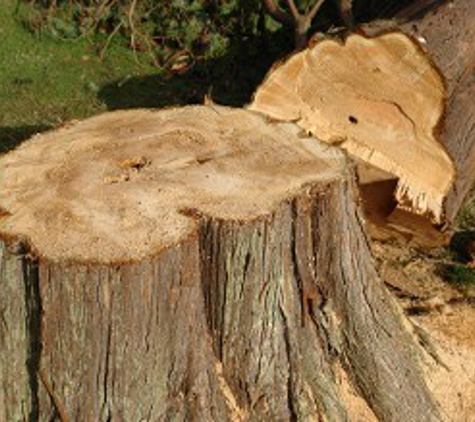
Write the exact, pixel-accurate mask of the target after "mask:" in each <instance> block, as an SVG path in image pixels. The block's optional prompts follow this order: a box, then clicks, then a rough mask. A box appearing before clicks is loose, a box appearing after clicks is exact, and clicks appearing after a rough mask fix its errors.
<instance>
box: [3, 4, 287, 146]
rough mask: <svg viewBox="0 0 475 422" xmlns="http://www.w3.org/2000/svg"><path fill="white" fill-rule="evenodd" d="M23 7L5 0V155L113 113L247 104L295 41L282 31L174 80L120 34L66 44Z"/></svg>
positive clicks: (235, 47)
mask: <svg viewBox="0 0 475 422" xmlns="http://www.w3.org/2000/svg"><path fill="white" fill-rule="evenodd" d="M18 4H20V5H22V6H21V7H20V8H19V9H18V10H17V9H16V8H17V0H1V1H0V36H1V38H2V45H1V47H0V154H1V153H2V152H5V151H7V150H9V149H11V148H13V147H15V146H16V145H17V144H19V143H20V142H21V141H23V140H24V139H27V138H29V137H30V136H31V135H33V134H34V133H37V132H39V131H43V130H46V129H49V128H52V127H55V126H56V125H60V124H61V123H63V122H65V121H68V120H71V119H82V118H85V117H88V116H91V115H94V114H97V113H100V112H103V111H106V110H114V109H124V108H140V107H154V108H156V107H165V106H171V105H182V104H190V103H202V101H203V98H204V96H205V95H206V94H210V93H211V94H212V98H213V100H215V101H216V102H218V103H221V104H229V105H234V106H241V105H243V104H245V103H246V102H248V101H249V99H250V97H251V95H252V93H253V92H254V90H255V88H256V86H257V85H258V84H259V83H260V81H261V80H262V79H263V77H264V76H265V74H266V72H267V70H268V69H269V68H270V66H271V65H272V63H273V62H274V61H275V60H276V59H277V58H279V57H282V55H285V54H287V53H288V52H289V51H290V50H291V42H289V40H291V38H288V37H287V36H286V35H285V33H284V34H280V33H279V34H276V35H275V38H272V39H271V38H269V39H267V38H265V39H256V40H252V41H251V40H248V41H246V43H244V44H239V43H236V45H232V46H231V48H230V49H229V53H228V54H227V55H225V56H223V57H222V58H220V59H216V60H214V61H209V62H200V63H199V64H197V65H196V66H195V67H194V68H193V70H192V71H191V72H189V73H187V74H185V75H181V76H180V75H176V74H175V75H172V74H169V73H167V72H166V71H165V70H164V69H160V68H157V67H156V66H154V65H153V64H152V63H151V60H150V59H149V56H148V54H146V53H142V54H141V53H135V52H134V51H132V50H131V49H130V48H128V46H127V40H125V39H124V38H121V37H120V36H119V35H117V36H116V37H114V39H113V42H111V43H110V44H108V47H107V49H106V50H104V48H103V47H104V45H105V44H106V40H107V36H106V35H100V34H95V35H94V36H93V37H92V36H91V37H90V38H82V39H79V40H76V41H74V40H69V41H64V40H59V39H57V38H54V37H53V36H52V35H51V34H50V33H49V32H48V31H46V30H39V31H36V32H35V31H31V30H28V29H27V27H26V26H25V25H22V22H24V21H25V19H24V18H25V16H26V15H28V13H31V9H27V7H28V6H27V5H26V4H25V3H18ZM16 12H18V13H16ZM28 16H30V17H31V15H28ZM33 21H34V20H33ZM28 22H31V19H29V20H28ZM30 27H31V25H30ZM101 37H102V38H101ZM282 46H284V47H282ZM103 51H106V54H105V56H104V55H101V53H102V52H103ZM262 51H265V52H266V54H264V55H263V54H262ZM101 56H102V57H101ZM137 58H138V60H137Z"/></svg>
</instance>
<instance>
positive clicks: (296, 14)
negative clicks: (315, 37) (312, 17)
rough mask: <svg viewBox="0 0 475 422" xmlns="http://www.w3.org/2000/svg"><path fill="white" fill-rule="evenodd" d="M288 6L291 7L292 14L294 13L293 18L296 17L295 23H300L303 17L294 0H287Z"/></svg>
mask: <svg viewBox="0 0 475 422" xmlns="http://www.w3.org/2000/svg"><path fill="white" fill-rule="evenodd" d="M286 3H287V6H289V9H290V12H291V13H292V16H293V17H294V20H295V22H298V21H299V20H300V19H301V17H302V16H301V15H300V12H299V9H298V8H297V6H296V5H295V1H294V0H286Z"/></svg>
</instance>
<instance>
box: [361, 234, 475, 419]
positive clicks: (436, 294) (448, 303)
mask: <svg viewBox="0 0 475 422" xmlns="http://www.w3.org/2000/svg"><path fill="white" fill-rule="evenodd" d="M373 252H374V255H375V257H376V259H377V261H378V263H379V266H380V272H381V276H382V278H383V279H384V281H385V283H386V285H387V286H388V288H389V289H390V291H392V292H393V294H394V296H395V297H396V299H397V300H398V302H399V303H400V305H401V306H402V308H403V309H404V311H405V313H406V315H408V316H409V318H410V319H411V321H412V322H413V323H414V324H415V326H416V327H418V328H417V330H416V332H418V333H419V334H420V336H419V335H418V339H419V341H420V342H423V343H425V344H426V349H427V350H428V351H429V352H430V353H427V362H426V365H425V369H426V372H427V376H428V380H429V386H430V388H431V390H432V391H433V392H434V395H435V397H436V399H437V400H438V402H439V404H440V406H441V409H442V413H443V418H444V421H451V422H472V421H474V422H475V334H474V327H475V305H474V304H475V292H472V291H470V290H469V289H464V290H461V289H458V288H455V287H454V286H452V285H450V284H449V283H448V282H447V281H445V280H443V279H442V277H441V275H440V274H439V270H438V267H439V266H440V264H441V263H444V256H443V253H438V252H437V251H435V252H431V254H430V255H429V254H424V253H423V252H421V251H420V250H417V249H414V248H410V247H408V246H407V245H402V244H400V243H397V242H391V241H386V242H375V243H374V244H373ZM431 355H432V356H431ZM361 420H362V419H361Z"/></svg>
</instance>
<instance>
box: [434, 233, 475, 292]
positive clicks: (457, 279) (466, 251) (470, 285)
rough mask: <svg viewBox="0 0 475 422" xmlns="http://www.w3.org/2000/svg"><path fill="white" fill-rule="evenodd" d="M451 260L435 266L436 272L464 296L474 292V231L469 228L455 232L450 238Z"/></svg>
mask: <svg viewBox="0 0 475 422" xmlns="http://www.w3.org/2000/svg"><path fill="white" fill-rule="evenodd" d="M449 252H450V256H451V260H450V261H448V262H441V263H440V264H439V265H438V266H437V272H438V274H439V275H440V276H441V277H442V278H443V279H444V280H445V281H446V282H448V283H449V284H450V285H452V286H453V287H455V288H456V289H458V290H459V291H460V292H461V293H462V294H463V295H464V296H467V297H468V296H472V297H473V296H474V294H475V268H474V267H473V262H474V255H475V232H474V231H471V230H467V231H461V232H457V233H455V234H454V235H453V237H452V239H451V240H450V245H449Z"/></svg>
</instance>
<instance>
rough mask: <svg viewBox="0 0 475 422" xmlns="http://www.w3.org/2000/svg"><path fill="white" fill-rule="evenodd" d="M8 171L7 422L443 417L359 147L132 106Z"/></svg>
mask: <svg viewBox="0 0 475 422" xmlns="http://www.w3.org/2000/svg"><path fill="white" fill-rule="evenodd" d="M0 174H1V175H2V176H1V179H0V207H1V209H2V210H3V211H2V214H1V215H2V217H1V218H0V233H1V236H2V237H1V238H2V239H3V240H2V241H1V242H0V287H1V291H2V294H1V295H0V345H1V348H0V420H2V421H20V420H40V421H49V420H53V419H55V418H56V419H59V420H61V421H63V422H64V421H73V420H74V421H110V420H112V421H139V420H140V421H158V420H200V421H208V420H210V421H211V420H214V421H226V420H328V421H346V420H356V419H355V418H354V414H352V409H353V408H354V406H352V405H351V404H352V403H351V401H352V400H353V401H357V404H360V405H361V404H365V403H366V405H367V406H369V407H366V414H365V416H364V417H363V420H365V421H370V420H372V418H374V415H376V417H377V418H378V419H379V420H381V421H404V422H407V421H434V420H439V413H438V409H437V407H436V405H435V404H434V401H433V399H432V397H431V394H430V392H429V391H428V389H427V387H426V384H425V381H424V376H423V371H422V369H421V363H422V362H423V360H424V359H425V358H426V355H425V352H423V350H422V349H420V348H419V346H418V345H417V342H416V337H415V336H414V334H413V333H412V332H411V330H410V326H409V325H408V324H407V322H406V321H405V319H404V317H403V316H402V314H401V313H400V312H399V309H398V308H397V306H396V305H395V302H394V301H393V300H392V298H391V297H390V295H389V293H388V292H387V291H386V290H385V288H384V287H383V285H382V283H381V281H380V279H379V277H378V274H377V272H376V270H375V267H374V264H373V260H372V257H371V253H370V247H369V245H368V240H367V237H366V235H365V232H364V224H363V222H362V218H361V214H360V210H359V206H358V194H357V190H356V188H355V182H354V171H353V168H352V166H351V165H350V164H349V162H348V160H347V159H346V157H345V155H344V154H343V153H342V152H341V151H340V150H339V149H337V148H334V147H328V145H326V144H323V143H321V142H319V141H317V140H316V139H314V138H308V137H305V136H303V135H302V134H299V130H298V128H297V126H295V125H292V124H280V123H273V122H269V121H267V120H266V119H264V118H263V117H261V116H260V115H258V114H255V113H252V112H249V111H245V110H233V109H229V108H225V107H217V106H207V107H204V106H203V107H187V108H183V109H171V110H164V111H127V112H115V113H108V114H105V115H102V116H99V117H95V118H92V119H89V120H86V121H84V122H82V123H76V124H73V125H71V126H70V127H65V128H61V129H59V130H57V131H55V132H51V133H47V134H44V135H39V136H38V137H36V138H35V139H33V140H31V141H29V142H26V143H24V144H23V145H22V146H21V147H20V148H18V149H17V150H16V151H13V152H11V153H9V154H7V155H6V156H4V157H2V158H1V159H0ZM345 379H346V380H349V381H348V382H350V383H351V389H352V394H350V395H349V394H348V391H347V387H345V382H344V380H345ZM345 391H346V393H345ZM350 399H351V400H350ZM363 407H364V406H363ZM369 408H371V409H372V410H369ZM360 420H361V419H360Z"/></svg>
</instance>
